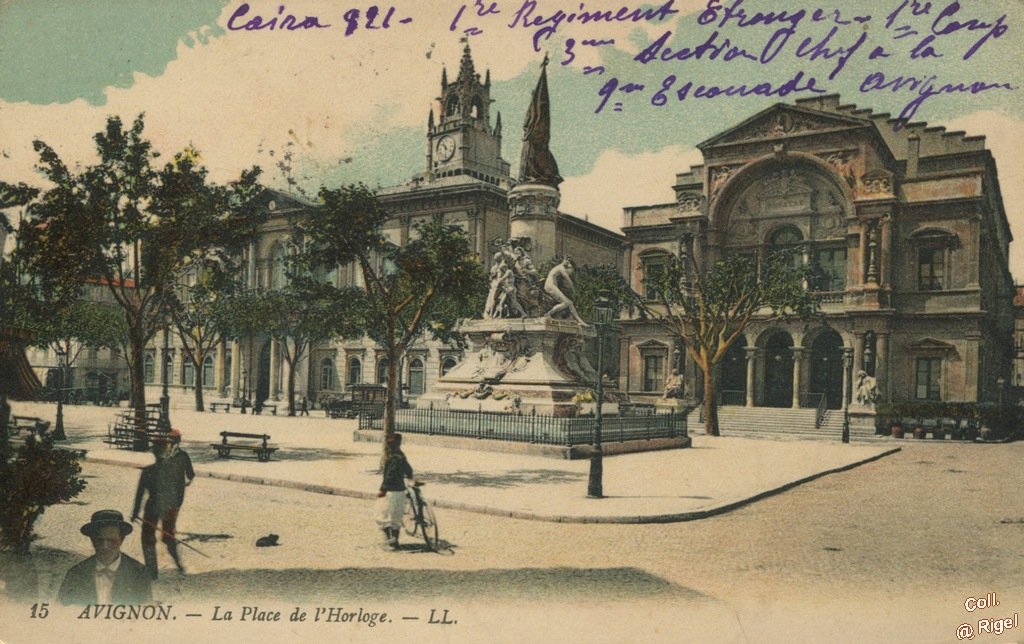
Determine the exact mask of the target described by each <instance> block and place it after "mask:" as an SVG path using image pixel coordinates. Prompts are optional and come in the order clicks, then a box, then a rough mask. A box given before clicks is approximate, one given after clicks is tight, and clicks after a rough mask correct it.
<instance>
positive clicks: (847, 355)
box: [843, 347, 853, 443]
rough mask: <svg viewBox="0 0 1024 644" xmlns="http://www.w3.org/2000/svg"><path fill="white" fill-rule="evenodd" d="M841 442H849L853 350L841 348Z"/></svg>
mask: <svg viewBox="0 0 1024 644" xmlns="http://www.w3.org/2000/svg"><path fill="white" fill-rule="evenodd" d="M843 375H844V377H843V442H844V443H849V442H850V392H849V391H847V389H848V388H849V387H852V386H853V349H851V348H850V347H844V348H843Z"/></svg>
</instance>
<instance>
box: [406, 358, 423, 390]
mask: <svg viewBox="0 0 1024 644" xmlns="http://www.w3.org/2000/svg"><path fill="white" fill-rule="evenodd" d="M422 393H423V361H422V360H420V359H419V358H413V359H412V360H410V361H409V395H410V396H419V395H420V394H422Z"/></svg>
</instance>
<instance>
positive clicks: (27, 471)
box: [0, 428, 85, 554]
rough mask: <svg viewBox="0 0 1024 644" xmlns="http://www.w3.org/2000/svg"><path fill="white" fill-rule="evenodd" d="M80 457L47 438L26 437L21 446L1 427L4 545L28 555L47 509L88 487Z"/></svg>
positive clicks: (0, 532)
mask: <svg viewBox="0 0 1024 644" xmlns="http://www.w3.org/2000/svg"><path fill="white" fill-rule="evenodd" d="M81 471H82V468H81V466H80V465H79V464H78V456H77V455H76V454H75V453H74V452H71V451H69V450H64V449H60V448H57V447H54V445H53V441H52V440H51V439H50V438H49V437H47V438H43V439H42V440H36V439H35V438H34V437H29V438H28V439H26V441H25V443H24V444H23V445H21V446H20V447H18V448H14V447H13V446H12V445H11V439H10V436H9V435H8V434H7V431H6V430H5V429H2V428H0V498H3V499H4V502H3V503H0V548H2V549H5V550H13V551H15V552H18V553H22V554H27V553H28V551H29V546H31V544H32V541H34V540H35V539H36V535H35V534H34V533H33V526H34V525H35V522H36V520H37V519H38V518H39V517H40V516H42V514H43V512H45V511H46V508H47V507H49V506H51V505H54V504H56V503H63V502H66V501H70V500H71V499H73V498H75V497H76V496H78V494H79V493H80V492H81V491H82V490H83V489H85V480H84V479H82V478H80V477H79V476H78V475H79V474H80V473H81Z"/></svg>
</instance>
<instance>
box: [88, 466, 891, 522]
mask: <svg viewBox="0 0 1024 644" xmlns="http://www.w3.org/2000/svg"><path fill="white" fill-rule="evenodd" d="M902 449H903V448H902V447H894V448H892V449H889V450H886V451H884V452H882V453H881V454H875V455H874V456H869V457H867V458H864V459H861V460H859V461H854V462H853V463H847V464H846V465H841V466H839V467H834V468H831V469H827V470H823V471H821V472H818V473H816V474H811V475H810V476H805V477H803V478H801V479H797V480H795V481H791V482H789V483H786V484H784V485H780V486H779V487H776V488H772V489H770V490H765V491H764V492H759V493H757V494H755V495H753V496H750V497H747V498H745V499H740V500H738V501H732V502H730V503H726V504H724V505H720V506H718V507H715V508H710V509H708V510H696V511H693V512H679V513H672V514H652V515H620V516H568V515H557V514H537V513H534V512H522V511H519V510H502V509H499V508H493V507H490V506H484V505H474V504H471V503H460V502H457V501H443V500H442V501H438V500H435V499H431V500H429V503H430V504H431V505H433V506H434V507H437V508H445V509H448V510H461V511H463V512H473V513H476V514H486V515H491V516H498V517H508V518H510V519H524V520H527V521H544V522H547V523H580V524H585V523H606V524H639V523H682V522H685V521H697V520H699V519H707V518H710V517H713V516H717V515H719V514H725V513H726V512H731V511H733V510H736V509H738V508H741V507H743V506H745V505H749V504H751V503H754V502H755V501H760V500H762V499H766V498H768V497H770V496H775V495H776V494H781V493H782V492H785V491H787V490H791V489H793V488H795V487H797V486H798V485H803V484H804V483H809V482H811V481H813V480H815V479H819V478H821V477H823V476H828V475H829V474H836V473H838V472H844V471H846V470H852V469H853V468H855V467H860V466H861V465H864V464H866V463H870V462H872V461H877V460H879V459H881V458H883V457H886V456H891V455H892V454H895V453H897V452H899V451H902ZM86 460H87V461H89V462H91V463H98V464H101V465H116V466H121V467H132V468H136V469H138V468H139V467H140V466H138V465H135V464H134V463H126V462H124V461H120V460H116V459H107V458H102V457H97V458H93V457H90V456H89V455H88V454H86ZM196 476H205V477H207V478H211V479H218V480H222V481H234V482H236V483H248V484H252V485H270V486H274V487H282V488H288V489H293V490H300V491H303V492H311V493H313V494H328V495H333V496H344V497H349V498H354V499H365V500H369V499H375V498H377V494H376V492H363V491H360V490H349V489H346V488H340V487H332V486H329V485H318V484H316V483H302V482H299V481H289V480H283V479H268V478H263V477H259V476H249V475H245V474H221V473H219V472H206V471H196Z"/></svg>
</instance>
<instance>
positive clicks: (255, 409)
mask: <svg viewBox="0 0 1024 644" xmlns="http://www.w3.org/2000/svg"><path fill="white" fill-rule="evenodd" d="M265 409H269V410H270V413H271V414H273V415H275V416H277V405H276V404H273V403H271V404H269V405H268V404H267V403H256V405H255V406H253V408H252V413H254V414H256V415H260V414H262V413H263V410H265Z"/></svg>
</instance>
